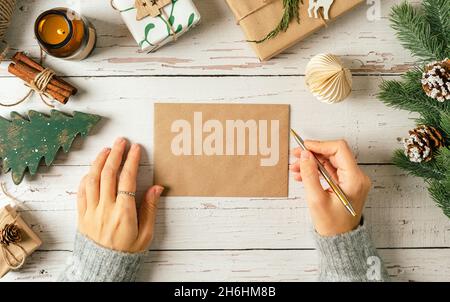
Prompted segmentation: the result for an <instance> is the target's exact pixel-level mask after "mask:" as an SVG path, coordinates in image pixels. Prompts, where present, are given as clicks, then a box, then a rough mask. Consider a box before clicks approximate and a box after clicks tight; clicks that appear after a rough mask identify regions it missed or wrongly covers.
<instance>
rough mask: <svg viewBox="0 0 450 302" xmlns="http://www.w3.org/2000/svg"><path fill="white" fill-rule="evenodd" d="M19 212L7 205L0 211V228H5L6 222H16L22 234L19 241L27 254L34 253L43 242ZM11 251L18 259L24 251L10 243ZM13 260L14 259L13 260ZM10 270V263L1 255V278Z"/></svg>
mask: <svg viewBox="0 0 450 302" xmlns="http://www.w3.org/2000/svg"><path fill="white" fill-rule="evenodd" d="M17 215H18V214H17V212H16V210H15V209H14V208H12V207H11V206H9V205H8V206H6V207H4V208H3V209H2V210H1V211H0V221H1V224H0V229H3V227H4V225H5V224H9V223H15V224H16V225H17V226H18V227H19V229H20V231H21V235H22V240H21V241H20V242H19V243H18V244H20V246H21V247H22V248H23V249H24V250H25V252H26V253H27V255H30V254H31V253H33V252H34V251H35V250H36V249H37V248H39V247H40V246H41V244H42V241H41V239H39V237H38V236H37V235H36V234H35V233H34V232H33V230H32V229H31V228H30V227H29V226H28V225H27V224H26V222H25V221H24V220H23V219H22V217H20V216H17ZM7 248H8V249H9V251H10V252H12V253H13V254H14V256H15V257H16V258H17V259H21V257H22V253H21V251H20V248H19V247H17V246H15V245H14V244H10V245H9V246H8V247H7ZM11 261H12V260H11ZM9 271H10V268H9V267H8V265H7V264H6V263H5V262H4V260H3V258H1V256H0V278H2V277H3V276H4V275H5V274H6V273H8V272H9Z"/></svg>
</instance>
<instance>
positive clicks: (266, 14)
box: [226, 0, 365, 61]
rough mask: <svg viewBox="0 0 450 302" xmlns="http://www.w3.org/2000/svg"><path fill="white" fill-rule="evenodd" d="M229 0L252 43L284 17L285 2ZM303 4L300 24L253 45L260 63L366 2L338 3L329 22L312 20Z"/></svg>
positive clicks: (344, 0) (306, 4) (306, 2)
mask: <svg viewBox="0 0 450 302" xmlns="http://www.w3.org/2000/svg"><path fill="white" fill-rule="evenodd" d="M226 1H227V3H228V6H229V7H230V8H231V10H232V11H233V13H234V15H235V17H236V20H237V21H238V24H239V25H240V26H241V28H242V30H243V31H244V33H245V35H246V37H247V40H249V41H254V40H260V39H262V38H264V37H265V36H266V35H267V34H268V33H269V32H270V31H271V30H272V29H274V28H275V27H276V26H277V25H278V23H279V22H280V19H281V17H282V16H283V11H284V8H283V0H226ZM303 2H304V3H303V4H300V8H299V9H300V24H299V23H297V21H292V22H291V24H290V25H289V28H288V30H287V31H286V32H281V33H280V34H279V35H278V36H276V37H275V38H273V39H270V40H267V41H265V42H263V43H259V44H257V43H253V42H250V44H251V45H252V47H253V49H254V51H255V52H256V54H257V55H258V57H259V59H260V60H262V61H265V60H269V59H270V58H272V57H274V56H276V55H277V54H279V53H281V52H282V51H284V50H286V49H287V48H289V47H291V46H293V45H294V44H296V43H298V42H299V41H301V40H303V39H305V38H306V37H308V36H309V35H311V34H313V33H314V32H316V31H317V30H319V29H321V28H323V27H325V26H326V25H327V24H328V23H330V22H331V21H332V20H334V19H336V18H338V17H340V16H341V15H343V14H344V13H346V12H348V11H350V10H351V9H353V8H354V7H356V6H358V5H360V4H361V3H363V2H365V1H364V0H335V1H334V3H333V5H332V6H331V9H330V11H329V13H330V20H328V21H326V23H325V21H324V20H322V19H320V18H319V19H315V18H310V17H309V16H308V7H309V0H304V1H303Z"/></svg>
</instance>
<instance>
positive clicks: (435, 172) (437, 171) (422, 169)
mask: <svg viewBox="0 0 450 302" xmlns="http://www.w3.org/2000/svg"><path fill="white" fill-rule="evenodd" d="M392 162H393V163H394V164H395V165H396V166H397V167H399V168H402V169H403V170H406V171H407V172H408V173H409V174H410V175H414V176H417V177H422V178H425V179H428V180H442V179H444V178H445V176H446V175H445V173H443V172H442V171H441V170H442V169H441V167H440V166H439V165H438V163H437V161H435V160H432V161H429V162H422V163H413V162H411V161H410V160H409V159H408V157H406V155H405V154H404V152H403V150H397V151H395V153H394V156H393V158H392Z"/></svg>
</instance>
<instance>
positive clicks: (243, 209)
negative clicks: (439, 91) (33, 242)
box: [0, 0, 450, 281]
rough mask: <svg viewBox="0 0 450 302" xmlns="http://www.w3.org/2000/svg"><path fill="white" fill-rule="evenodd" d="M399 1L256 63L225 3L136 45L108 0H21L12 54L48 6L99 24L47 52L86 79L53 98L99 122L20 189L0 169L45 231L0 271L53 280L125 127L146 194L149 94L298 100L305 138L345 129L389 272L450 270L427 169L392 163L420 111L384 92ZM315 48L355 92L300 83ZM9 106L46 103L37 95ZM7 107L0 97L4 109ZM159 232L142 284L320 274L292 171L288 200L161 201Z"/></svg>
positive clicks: (2, 82)
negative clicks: (80, 51) (171, 33)
mask: <svg viewBox="0 0 450 302" xmlns="http://www.w3.org/2000/svg"><path fill="white" fill-rule="evenodd" d="M369 2H370V3H372V1H369ZM375 2H377V1H375ZM388 2H389V3H388ZM400 2H401V0H393V1H382V5H381V18H380V19H379V20H376V21H368V20H367V16H366V14H367V12H368V10H369V8H370V7H369V6H367V5H363V6H361V7H360V8H358V9H356V10H355V11H353V12H351V13H349V14H348V15H347V16H345V17H344V18H342V19H340V20H338V21H336V22H335V23H334V24H333V25H331V26H329V27H328V28H327V29H325V30H322V31H320V32H318V33H316V34H314V35H313V36H311V37H310V38H308V39H307V40H305V41H303V42H301V43H299V44H298V45H296V46H294V47H293V48H291V49H290V50H288V51H287V52H286V53H284V54H282V55H280V56H279V57H277V58H276V59H274V60H271V61H269V62H259V61H258V60H257V59H256V58H255V56H254V54H253V53H252V51H251V48H250V47H249V45H247V43H246V42H245V37H244V36H243V34H242V32H241V30H240V28H239V27H238V26H236V24H235V21H234V17H233V16H232V14H231V12H230V11H229V9H228V8H227V6H226V4H225V2H224V1H222V0H198V1H196V4H197V5H198V8H199V10H200V13H201V14H202V17H203V21H202V24H201V25H200V26H198V27H197V28H195V29H193V30H192V32H190V33H187V34H186V35H185V36H183V37H182V38H180V39H179V40H178V41H177V42H176V43H175V44H171V45H168V46H166V47H164V48H162V49H160V50H159V51H158V52H156V53H152V54H145V53H138V51H137V47H136V45H135V42H134V41H133V39H132V38H131V35H130V34H129V32H128V30H127V29H126V27H125V26H124V24H123V22H122V21H121V19H120V15H119V14H118V13H116V12H114V11H113V10H112V9H111V8H110V7H109V4H108V3H109V1H100V0H95V1H92V0H79V1H76V0H74V1H69V0H54V1H38V0H31V1H25V0H19V1H18V8H17V10H16V16H15V18H14V20H13V23H12V25H11V30H10V31H9V34H8V42H9V45H10V47H11V51H10V52H11V53H12V52H14V51H16V50H25V51H29V52H31V54H32V55H33V56H35V57H37V56H38V48H37V46H36V41H35V39H34V38H33V34H32V25H33V21H34V19H35V18H36V16H37V15H38V14H39V13H40V12H42V11H43V10H44V9H47V8H51V7H55V6H68V5H74V8H75V9H76V10H78V11H80V12H81V13H82V14H84V15H85V16H87V17H89V18H90V20H91V21H92V22H93V23H94V24H95V26H96V27H97V30H98V35H99V40H98V47H97V49H96V50H95V52H94V54H93V56H92V57H90V58H89V59H87V60H85V61H83V62H68V61H61V60H55V59H52V58H47V59H46V64H47V65H48V66H51V67H53V68H55V69H56V70H57V71H59V72H61V73H62V74H64V75H67V76H68V78H67V79H66V80H68V81H70V82H73V83H74V84H75V85H76V86H78V87H79V88H80V94H79V95H78V96H76V97H74V98H73V99H71V101H70V103H69V104H68V105H66V106H58V109H60V110H63V111H67V112H71V111H73V110H79V111H85V112H89V113H96V114H100V115H102V116H104V117H105V119H104V120H103V121H102V123H101V124H100V125H99V126H98V127H97V128H96V130H95V131H94V133H93V134H92V136H91V137H88V138H87V139H85V140H77V141H76V142H75V144H74V147H73V148H72V151H71V152H70V153H69V154H67V155H66V154H60V155H59V156H58V157H57V160H56V165H55V166H54V167H51V168H46V167H41V168H40V171H41V172H42V173H41V174H39V175H37V176H35V177H33V178H31V177H26V179H25V180H24V182H23V183H22V184H21V185H20V186H17V187H16V186H14V185H13V184H12V182H11V180H10V175H2V176H1V179H2V180H3V181H6V183H7V187H8V189H9V191H10V192H11V194H13V195H14V196H16V197H17V198H18V199H19V200H21V201H23V204H22V207H23V210H22V211H21V213H22V215H23V216H24V218H25V219H26V220H27V221H28V222H29V223H30V224H31V227H32V228H33V229H34V230H35V231H36V232H37V233H38V234H39V235H40V236H41V237H42V239H43V241H44V245H43V246H42V247H41V248H40V249H39V251H37V252H36V253H34V254H33V255H32V257H30V259H29V262H28V264H27V265H26V266H25V267H24V268H23V270H21V271H20V272H14V273H10V274H8V275H7V276H6V277H5V278H4V279H2V281H51V280H53V279H54V278H55V277H56V275H57V274H58V272H59V271H60V270H61V269H62V267H63V266H64V265H65V259H66V258H67V257H68V256H69V255H70V252H71V250H72V246H73V236H74V232H75V229H76V210H75V199H76V190H77V186H78V182H79V180H80V178H81V177H82V176H83V175H84V174H85V173H86V172H87V170H88V166H89V165H90V163H91V161H92V160H93V159H94V157H95V155H96V153H97V152H98V151H99V150H100V149H101V148H102V147H104V146H108V145H110V144H111V143H112V142H113V140H114V138H115V137H117V136H119V135H121V136H125V137H127V138H129V139H131V140H132V141H134V142H139V143H141V144H142V145H143V147H144V148H145V152H144V153H145V154H144V158H143V161H142V165H141V169H140V177H139V185H138V193H139V194H138V195H139V196H141V195H142V192H143V190H144V189H145V188H146V187H147V186H148V185H149V184H150V183H151V182H152V167H153V166H152V156H151V154H152V148H153V104H154V103H155V102H198V103H200V102H209V103H263V104H269V103H281V104H290V105H291V115H292V116H291V120H292V127H294V128H295V129H298V130H299V131H300V132H301V133H302V134H303V135H304V136H305V137H308V138H315V139H335V138H345V139H347V140H348V141H349V143H350V146H351V147H352V149H353V151H354V152H355V154H356V156H357V159H358V162H359V163H360V164H361V165H362V167H363V169H364V170H365V171H366V172H367V173H368V174H369V175H370V176H371V178H372V180H373V183H374V185H373V190H372V193H371V195H370V197H369V200H368V203H367V209H366V212H365V215H366V218H367V222H368V226H369V228H370V231H371V234H372V237H373V239H374V242H375V244H376V246H377V247H379V248H381V250H380V253H381V255H382V256H383V258H384V259H385V261H386V263H387V267H388V270H389V273H390V275H391V276H392V277H393V279H394V280H398V281H438V280H439V281H449V280H450V279H449V276H450V272H449V271H448V268H449V267H450V260H449V259H450V257H449V256H450V252H449V251H450V239H449V238H450V236H449V235H450V222H449V220H448V218H447V217H445V216H444V215H443V214H442V212H441V210H440V209H439V208H438V207H436V205H435V204H434V203H433V201H432V200H431V198H430V197H429V196H428V193H427V191H426V186H425V184H424V183H423V182H422V181H421V180H420V179H417V178H413V177H410V176H407V175H406V174H405V173H404V172H402V171H400V170H399V169H397V168H395V167H393V166H392V165H391V164H390V158H391V155H392V151H393V150H394V149H396V148H398V147H401V143H400V138H401V137H402V136H404V135H405V134H406V133H407V130H408V129H409V128H411V126H412V125H413V124H414V121H413V120H412V119H413V118H414V117H415V116H414V115H411V114H408V113H407V112H403V111H395V110H392V109H390V108H387V107H385V106H384V105H383V104H382V103H380V102H379V101H378V100H377V99H376V94H377V92H378V85H379V84H380V83H381V81H382V80H383V79H393V78H397V76H398V75H399V74H400V73H402V72H404V71H405V70H407V69H408V68H409V66H411V64H412V63H413V59H412V58H411V57H410V55H409V54H408V53H407V52H406V51H405V50H404V49H403V48H402V47H401V46H400V45H399V43H398V42H397V40H396V38H395V36H394V33H393V31H392V30H391V29H390V28H389V21H388V12H389V9H390V6H391V5H392V4H396V3H400ZM411 2H415V3H417V2H419V1H416V0H415V1H411ZM321 52H333V53H335V54H337V55H341V56H342V57H343V59H344V62H345V63H346V65H348V66H350V67H351V68H352V71H353V72H354V74H355V77H354V92H353V94H352V96H351V98H350V99H349V100H347V101H346V102H344V103H341V104H337V105H333V106H330V105H325V104H322V103H319V102H318V101H316V100H315V99H314V97H313V96H311V94H310V93H309V92H308V91H307V89H306V88H305V85H304V77H303V73H304V68H305V65H306V64H307V62H308V61H309V59H310V58H311V57H312V56H313V55H315V54H317V53H321ZM6 66H7V62H3V63H2V68H1V70H0V100H2V101H4V102H6V101H8V100H15V99H17V98H20V97H21V96H22V95H23V94H24V92H26V90H25V88H24V87H23V85H22V84H21V83H20V81H18V80H17V79H14V78H12V77H11V76H10V75H8V74H7V72H5V68H4V67H6ZM13 109H14V110H16V111H18V112H20V113H25V112H26V111H27V110H29V109H33V110H39V111H43V112H48V110H49V108H48V107H46V106H45V105H43V104H42V103H41V102H40V100H39V99H38V98H37V97H34V98H32V100H30V101H28V102H26V103H24V104H22V105H20V106H17V107H14V108H13ZM10 111H11V109H10V108H0V114H1V115H2V116H5V117H7V116H8V114H9V112H10ZM294 146H295V145H294V144H292V145H291V147H294ZM291 160H292V159H291ZM5 201H6V199H3V200H2V202H5ZM156 230H157V231H156V238H155V241H154V243H153V245H152V247H151V249H152V251H151V252H150V253H149V256H148V257H147V258H146V260H145V264H144V265H143V269H142V271H141V273H140V275H139V280H142V281H178V280H179V281H205V280H210V281H313V280H315V278H316V277H317V274H318V272H317V254H316V252H315V251H314V243H313V240H312V236H311V223H310V218H309V214H308V209H307V207H306V204H305V200H304V194H303V187H302V185H301V184H298V183H295V182H294V181H293V179H292V177H291V179H290V192H289V198H288V199H284V200H277V199H244V198H193V197H189V198H164V199H163V200H162V201H161V202H160V204H159V212H158V217H157V226H156Z"/></svg>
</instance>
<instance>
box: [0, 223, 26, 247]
mask: <svg viewBox="0 0 450 302" xmlns="http://www.w3.org/2000/svg"><path fill="white" fill-rule="evenodd" d="M21 240H22V234H21V233H20V229H19V227H18V226H17V225H15V224H6V225H5V226H4V227H3V229H2V231H1V232H0V244H2V245H9V244H11V243H17V242H20V241H21Z"/></svg>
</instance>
